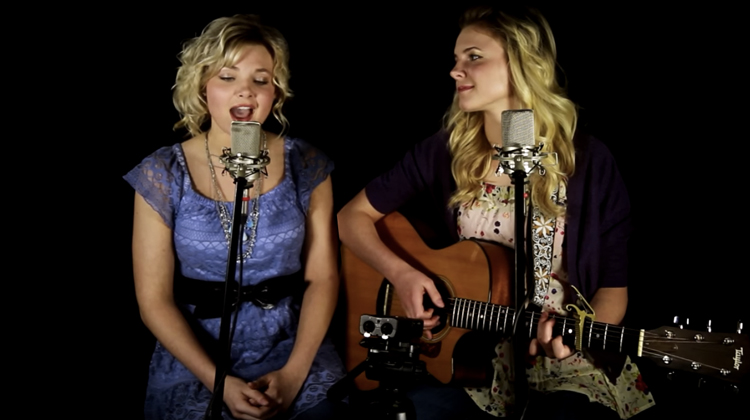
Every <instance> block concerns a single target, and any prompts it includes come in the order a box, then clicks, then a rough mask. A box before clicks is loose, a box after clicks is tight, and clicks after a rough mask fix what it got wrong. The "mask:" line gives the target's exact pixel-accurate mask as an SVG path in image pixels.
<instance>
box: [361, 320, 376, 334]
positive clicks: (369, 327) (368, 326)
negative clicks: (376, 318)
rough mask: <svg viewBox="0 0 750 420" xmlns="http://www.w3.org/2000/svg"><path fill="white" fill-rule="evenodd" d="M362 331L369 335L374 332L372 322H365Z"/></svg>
mask: <svg viewBox="0 0 750 420" xmlns="http://www.w3.org/2000/svg"><path fill="white" fill-rule="evenodd" d="M362 329H363V330H364V331H365V332H366V333H371V332H373V331H375V323H374V322H372V321H365V323H364V324H362Z"/></svg>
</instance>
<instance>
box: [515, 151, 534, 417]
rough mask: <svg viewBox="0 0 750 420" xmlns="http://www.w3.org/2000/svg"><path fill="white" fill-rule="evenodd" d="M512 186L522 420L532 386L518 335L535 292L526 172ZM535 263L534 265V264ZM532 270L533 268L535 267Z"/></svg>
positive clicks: (517, 374)
mask: <svg viewBox="0 0 750 420" xmlns="http://www.w3.org/2000/svg"><path fill="white" fill-rule="evenodd" d="M515 159H516V168H522V167H523V165H521V164H520V162H519V160H520V159H521V158H520V156H516V157H515ZM511 183H512V184H513V185H514V187H515V188H514V189H515V191H514V195H515V204H514V205H515V209H514V211H515V243H514V248H515V257H514V260H515V261H514V263H515V264H514V265H515V283H514V288H515V300H514V306H515V308H516V314H515V318H514V319H513V330H512V331H511V335H510V337H511V341H512V344H513V361H514V369H515V370H514V372H515V375H514V376H515V382H514V388H515V398H516V402H515V407H517V408H521V407H522V409H521V412H520V413H518V412H516V413H514V417H516V415H517V416H518V417H517V418H519V419H522V418H523V415H524V413H525V411H526V406H527V403H528V398H529V386H528V381H527V379H526V363H525V361H526V354H527V353H528V345H527V343H526V340H522V338H523V337H522V335H516V331H517V327H518V324H519V323H520V322H521V320H522V319H524V317H525V315H526V308H527V306H528V300H527V297H526V295H527V290H533V284H531V285H526V281H527V278H528V281H529V282H531V281H532V280H531V278H530V277H529V276H527V272H526V252H525V251H524V244H525V243H526V237H525V229H526V227H525V222H526V217H525V216H526V211H525V210H526V206H525V205H524V203H525V201H526V200H525V197H524V195H525V194H524V193H525V191H524V190H525V188H524V185H525V184H526V171H524V170H523V169H516V170H515V171H513V174H512V175H511ZM529 258H532V259H533V258H534V255H533V253H530V254H529ZM532 263H533V261H532ZM532 267H533V264H532Z"/></svg>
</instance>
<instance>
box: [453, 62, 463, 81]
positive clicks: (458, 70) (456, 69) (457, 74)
mask: <svg viewBox="0 0 750 420" xmlns="http://www.w3.org/2000/svg"><path fill="white" fill-rule="evenodd" d="M451 77H452V78H454V79H455V80H461V79H463V78H464V77H466V72H464V67H463V65H462V64H461V62H460V61H457V62H456V65H455V66H453V68H452V69H451Z"/></svg>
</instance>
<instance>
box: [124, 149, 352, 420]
mask: <svg viewBox="0 0 750 420" xmlns="http://www.w3.org/2000/svg"><path fill="white" fill-rule="evenodd" d="M284 152H285V153H284V179H283V180H282V181H281V183H280V184H279V185H277V186H276V187H275V188H273V189H272V190H270V191H268V192H266V193H265V194H263V195H262V196H261V197H260V202H259V208H260V217H259V219H258V227H257V241H256V244H255V249H254V251H253V254H252V257H251V258H249V259H247V260H245V263H244V266H243V275H242V279H243V284H257V283H259V282H261V281H263V280H266V279H268V278H272V277H277V276H283V275H286V274H292V273H294V272H296V271H297V270H300V269H301V268H302V267H301V261H300V255H301V250H302V245H303V242H304V239H305V217H306V214H307V211H308V208H309V204H310V194H311V193H312V191H313V189H314V188H315V187H316V186H317V185H318V184H320V183H321V182H322V181H324V180H325V178H326V177H327V176H328V174H329V173H330V172H331V170H332V169H333V163H332V162H331V161H330V160H329V159H328V158H327V157H326V156H325V155H324V154H323V153H322V152H320V151H319V150H317V149H316V148H314V147H312V146H310V145H309V144H308V143H306V142H304V141H301V140H297V139H289V138H287V139H285V144H284ZM124 178H125V179H126V180H127V181H128V182H129V183H130V184H131V185H132V186H133V188H135V190H136V191H137V192H138V193H139V194H140V195H141V196H143V197H144V198H145V200H146V202H148V203H149V204H150V205H151V206H152V207H153V208H154V210H156V211H157V212H158V213H159V214H160V215H161V217H162V218H163V219H164V222H165V223H166V224H167V226H169V227H170V228H171V229H172V231H173V234H174V248H175V252H176V255H177V259H178V262H177V264H179V267H180V269H181V270H182V274H183V275H184V276H186V277H190V278H194V279H199V280H210V281H223V280H224V275H225V270H226V259H227V242H226V239H225V237H224V232H223V230H222V227H221V224H220V219H219V216H218V213H217V210H216V206H215V203H214V201H213V200H212V199H210V198H207V197H205V196H203V195H201V194H199V193H198V192H196V190H195V189H194V188H193V185H192V181H191V179H190V176H189V174H188V170H187V166H186V163H185V156H184V154H183V150H182V146H181V145H180V144H175V145H173V146H171V147H164V148H161V149H159V150H157V151H156V152H154V153H153V154H152V155H150V156H148V157H147V158H146V159H144V160H143V162H141V163H140V164H139V165H138V166H136V167H135V168H134V169H133V170H131V171H130V172H129V173H128V174H127V175H125V177H124ZM228 206H229V208H230V211H231V207H232V203H228ZM239 269H240V268H239V264H238V276H239ZM237 278H238V279H239V277H237ZM192 310H193V307H192V306H185V307H184V308H183V312H184V313H185V314H186V318H187V319H188V322H190V323H191V325H193V328H194V329H195V330H196V333H197V334H198V336H199V338H200V337H201V336H202V335H203V336H206V338H207V339H208V342H209V343H210V342H211V341H212V340H216V339H217V338H218V334H219V325H220V321H221V320H220V318H214V319H195V318H194V317H192V316H191V315H192ZM298 316H299V305H298V304H295V303H294V302H293V301H292V298H291V297H287V298H284V299H283V300H281V301H280V302H279V303H278V304H277V305H276V306H275V307H274V308H272V309H262V308H260V307H258V306H256V305H254V304H252V303H250V302H245V303H242V304H241V306H240V308H239V312H238V318H237V324H236V331H235V333H234V340H233V343H232V350H231V366H230V371H231V374H232V375H234V376H237V377H239V378H242V379H245V380H247V381H252V380H254V379H256V378H258V377H260V376H262V375H264V374H266V373H268V372H271V371H274V370H277V369H280V368H281V367H283V366H284V364H285V363H286V361H287V359H288V358H289V355H290V353H291V350H292V346H293V345H294V340H295V336H296V334H297V325H298V321H299V319H298ZM204 332H205V333H207V334H205V333H204ZM211 337H212V338H211ZM209 347H210V344H209ZM345 373H346V372H345V370H344V367H343V364H342V363H341V360H340V359H339V357H338V354H337V353H336V351H335V349H334V347H333V345H332V343H331V342H330V340H328V339H326V340H324V342H323V344H322V345H321V347H320V349H319V350H318V353H317V356H316V358H315V361H314V362H313V365H312V367H311V369H310V374H309V375H308V377H307V379H306V381H305V383H304V384H303V386H302V389H301V390H300V393H299V395H298V397H297V400H296V401H295V402H294V403H293V405H292V407H290V413H291V417H292V418H293V417H294V415H296V414H299V413H301V412H303V411H305V410H307V409H309V408H311V407H313V406H315V405H316V404H317V403H319V402H320V401H322V400H323V399H324V398H326V391H327V390H328V388H329V387H330V386H331V385H332V384H334V383H335V382H336V381H337V380H339V379H340V378H342V377H343V376H344V375H345ZM210 397H211V392H210V391H209V390H208V389H207V388H206V387H205V386H204V385H203V384H202V383H201V382H200V381H199V380H198V379H197V378H196V377H195V376H194V375H193V374H192V373H191V372H190V371H189V370H188V369H187V368H186V367H185V366H183V365H182V363H180V362H179V361H177V359H175V358H174V357H173V356H172V354H171V353H169V352H168V351H167V350H166V349H165V348H164V347H163V346H162V345H161V344H160V343H158V342H157V344H156V348H155V350H154V353H153V356H152V358H151V364H150V367H149V382H148V388H147V392H146V402H145V414H146V419H160V420H165V419H180V420H184V419H202V418H203V416H204V414H205V412H206V407H207V404H208V401H209V399H210ZM224 418H227V419H228V418H231V415H230V414H229V413H228V412H227V411H226V409H225V412H224Z"/></svg>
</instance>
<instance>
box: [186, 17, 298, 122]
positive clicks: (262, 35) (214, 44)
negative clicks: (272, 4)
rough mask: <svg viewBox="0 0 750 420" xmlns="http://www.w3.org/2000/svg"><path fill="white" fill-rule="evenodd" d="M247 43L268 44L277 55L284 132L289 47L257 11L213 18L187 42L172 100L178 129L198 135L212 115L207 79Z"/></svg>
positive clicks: (276, 108) (277, 109) (278, 114)
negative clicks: (209, 109)
mask: <svg viewBox="0 0 750 420" xmlns="http://www.w3.org/2000/svg"><path fill="white" fill-rule="evenodd" d="M247 45H262V46H264V47H265V48H266V49H267V50H268V52H269V54H271V57H272V58H273V84H274V86H275V87H276V100H275V102H274V105H273V110H272V112H273V116H274V118H276V120H277V121H278V122H279V123H280V124H281V127H282V134H283V132H284V131H286V128H287V127H288V126H289V122H288V121H287V119H286V117H285V116H284V114H283V113H282V111H281V107H282V106H283V105H284V101H286V100H287V99H289V98H291V97H292V91H291V89H290V88H289V47H288V45H287V42H286V40H285V39H284V37H283V36H282V35H281V32H279V31H278V30H276V29H275V28H272V27H270V26H266V25H263V24H261V23H260V19H259V18H258V17H257V16H254V15H235V16H232V17H223V18H219V19H216V20H214V21H212V22H211V23H209V24H208V26H206V28H205V29H204V30H203V32H202V33H201V35H200V36H199V37H196V38H193V39H191V40H189V41H188V42H186V43H185V46H184V48H183V50H182V53H180V56H179V58H180V62H181V63H182V65H181V66H180V67H179V69H178V70H177V80H176V82H175V85H174V92H173V95H172V101H173V102H174V106H175V108H177V111H178V112H179V113H180V116H181V118H180V120H179V121H178V122H177V123H176V124H175V125H174V128H175V129H178V128H181V127H185V128H186V129H187V130H188V132H189V133H190V134H192V135H193V136H197V135H198V134H200V133H201V126H202V125H203V123H205V122H206V121H207V120H208V118H209V114H208V104H207V103H206V83H207V82H208V80H209V79H210V78H212V77H213V76H215V75H216V74H217V73H218V72H219V70H221V69H222V68H223V67H230V66H232V65H234V64H235V63H236V62H237V61H238V60H239V58H240V52H241V51H242V49H243V48H244V47H245V46H247Z"/></svg>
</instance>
